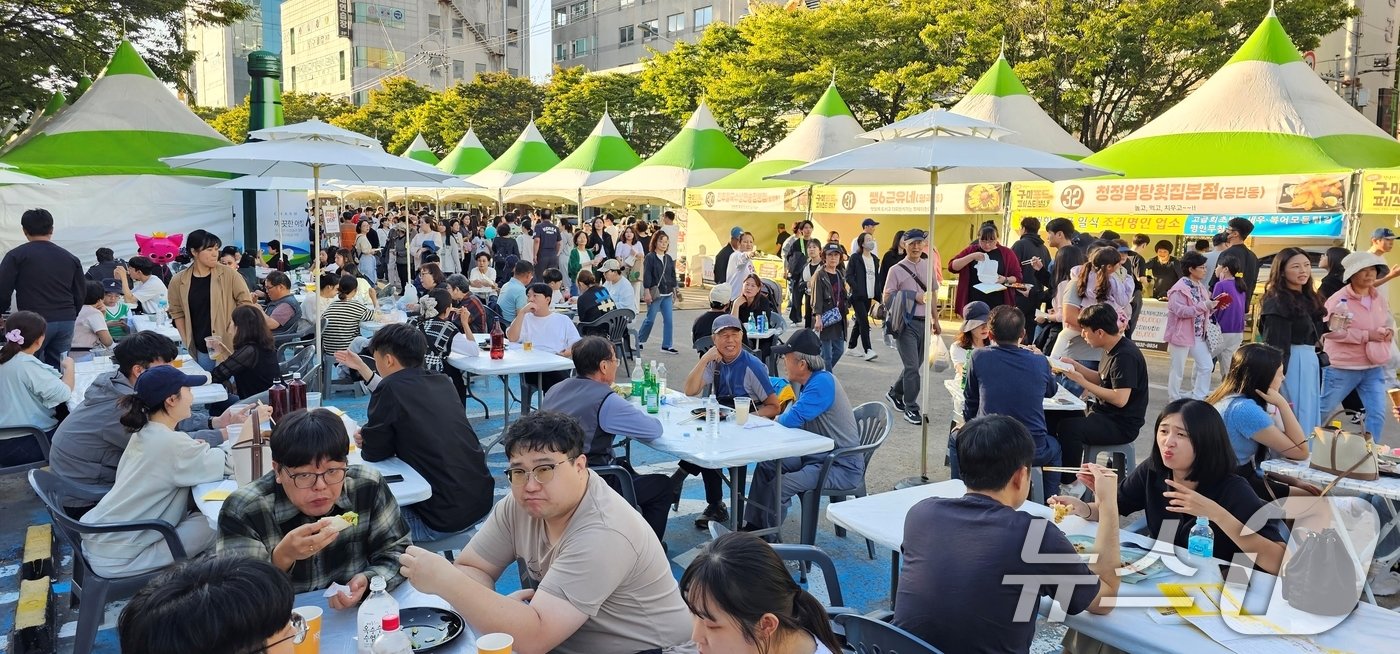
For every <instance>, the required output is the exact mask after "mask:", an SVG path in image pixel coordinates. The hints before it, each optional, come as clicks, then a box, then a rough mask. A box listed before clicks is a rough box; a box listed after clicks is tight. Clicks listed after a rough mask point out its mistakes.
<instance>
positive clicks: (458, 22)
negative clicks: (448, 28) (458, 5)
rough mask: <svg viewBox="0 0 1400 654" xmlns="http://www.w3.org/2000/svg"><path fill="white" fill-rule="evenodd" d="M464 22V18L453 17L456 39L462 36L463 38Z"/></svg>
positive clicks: (453, 29) (454, 36)
mask: <svg viewBox="0 0 1400 654" xmlns="http://www.w3.org/2000/svg"><path fill="white" fill-rule="evenodd" d="M462 22H463V21H462V19H460V18H453V19H452V38H454V39H460V38H462Z"/></svg>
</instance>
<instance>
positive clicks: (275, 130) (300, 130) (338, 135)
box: [248, 118, 384, 191]
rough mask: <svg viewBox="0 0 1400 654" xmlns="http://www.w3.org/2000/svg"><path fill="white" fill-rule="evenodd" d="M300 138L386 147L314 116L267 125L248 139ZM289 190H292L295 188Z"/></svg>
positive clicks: (367, 137)
mask: <svg viewBox="0 0 1400 654" xmlns="http://www.w3.org/2000/svg"><path fill="white" fill-rule="evenodd" d="M300 138H311V139H323V140H327V141H336V142H339V143H345V144H347V145H358V146H360V147H365V148H372V149H379V150H383V149H384V146H383V145H382V144H380V142H379V139H376V138H373V137H369V136H365V135H364V134H361V133H359V132H352V131H350V130H348V129H344V128H342V127H336V126H335V125H332V124H330V123H327V122H323V121H322V120H321V119H319V118H312V119H311V120H308V121H305V122H300V123H294V124H291V125H278V126H276V127H266V128H263V129H259V130H254V131H252V132H248V139H249V140H250V141H286V140H289V139H300ZM287 190H289V191H290V190H293V189H287Z"/></svg>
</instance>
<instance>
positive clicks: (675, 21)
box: [666, 14, 685, 34]
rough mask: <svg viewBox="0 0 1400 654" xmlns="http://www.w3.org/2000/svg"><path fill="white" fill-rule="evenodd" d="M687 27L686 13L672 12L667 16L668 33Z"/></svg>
mask: <svg viewBox="0 0 1400 654" xmlns="http://www.w3.org/2000/svg"><path fill="white" fill-rule="evenodd" d="M683 29H685V14H671V15H670V16H667V17H666V33H667V34H675V33H676V32H679V31H681V30H683Z"/></svg>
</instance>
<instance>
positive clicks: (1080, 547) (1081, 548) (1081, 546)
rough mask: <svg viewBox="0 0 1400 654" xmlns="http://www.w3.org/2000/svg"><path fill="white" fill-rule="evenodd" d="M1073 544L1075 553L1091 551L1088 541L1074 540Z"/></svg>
mask: <svg viewBox="0 0 1400 654" xmlns="http://www.w3.org/2000/svg"><path fill="white" fill-rule="evenodd" d="M1072 545H1074V553H1075V554H1088V553H1089V544H1088V543H1081V542H1074V543H1072Z"/></svg>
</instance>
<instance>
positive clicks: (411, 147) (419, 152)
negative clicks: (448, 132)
mask: <svg viewBox="0 0 1400 654" xmlns="http://www.w3.org/2000/svg"><path fill="white" fill-rule="evenodd" d="M399 156H401V157H403V158H405V159H412V160H414V161H421V162H423V163H425V164H428V165H429V166H436V165H438V161H439V160H438V157H437V155H436V154H434V153H433V149H432V148H430V147H428V142H427V141H426V140H424V139H423V135H422V134H421V133H420V134H418V135H417V136H415V137H413V142H412V143H409V144H408V149H407V150H404V151H403V154H401V155H399Z"/></svg>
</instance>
